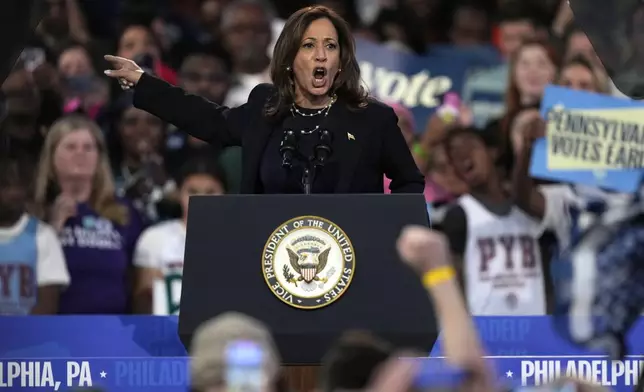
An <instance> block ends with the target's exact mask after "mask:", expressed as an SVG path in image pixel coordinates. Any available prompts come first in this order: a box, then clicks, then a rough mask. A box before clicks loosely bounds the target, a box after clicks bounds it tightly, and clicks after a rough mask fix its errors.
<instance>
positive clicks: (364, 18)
mask: <svg viewBox="0 0 644 392" xmlns="http://www.w3.org/2000/svg"><path fill="white" fill-rule="evenodd" d="M314 3H316V4H323V5H326V6H329V7H331V8H333V9H335V10H336V11H337V12H339V13H340V14H341V15H342V16H344V18H345V19H346V20H347V21H349V22H350V24H351V26H352V27H353V31H354V35H355V37H356V39H357V40H358V54H359V55H360V46H361V45H379V46H382V47H386V48H388V49H391V50H392V53H394V54H393V56H395V53H400V56H416V57H418V58H419V59H422V58H424V57H423V56H425V55H427V54H432V53H433V52H432V51H433V50H434V48H435V47H442V48H445V47H448V48H456V49H458V50H467V51H471V53H474V54H476V53H479V52H478V50H479V48H483V49H484V50H482V51H481V53H482V54H481V56H489V55H490V53H492V54H493V55H494V56H497V57H498V58H499V59H500V61H499V63H498V64H495V65H492V66H488V67H486V68H484V69H481V67H480V62H477V64H479V66H478V67H477V68H476V69H473V70H472V72H470V73H468V77H467V78H466V79H465V82H464V84H463V86H462V89H460V91H458V90H454V91H451V92H452V93H454V94H453V95H448V97H451V98H450V99H444V100H442V99H441V101H439V102H438V104H437V105H436V108H435V109H437V110H435V111H433V113H432V114H431V115H430V117H428V121H427V122H426V123H417V121H415V120H414V116H413V115H412V112H411V111H410V110H409V108H406V107H405V103H404V100H403V99H398V100H397V101H396V100H395V99H392V98H391V97H381V98H383V100H386V101H388V103H390V104H391V105H392V106H393V107H394V109H395V110H396V113H397V114H398V116H399V126H400V128H401V131H402V132H403V133H404V135H405V137H406V139H407V141H408V144H409V147H410V149H412V151H413V153H414V157H415V159H416V161H417V163H418V165H419V167H420V168H421V170H422V171H423V173H424V174H425V175H426V180H427V186H426V191H425V197H426V200H427V202H428V203H430V204H431V205H432V214H433V216H432V218H433V220H434V224H435V225H436V226H437V227H440V228H442V229H443V230H444V232H445V233H446V234H447V236H448V238H449V240H450V244H451V247H452V251H453V253H455V254H456V255H457V256H461V257H465V258H467V257H468V254H470V252H474V248H475V247H476V244H472V243H470V242H471V241H467V235H468V230H467V227H466V225H465V224H464V223H463V222H465V220H464V219H462V218H463V217H465V216H466V217H467V221H468V222H474V221H476V220H477V219H480V220H481V221H482V222H484V223H485V224H488V223H490V222H492V223H494V222H497V223H499V222H500V223H499V224H506V223H507V221H504V220H503V219H508V218H507V217H504V215H499V216H496V215H494V216H492V215H489V214H487V215H486V212H480V211H478V212H477V210H475V209H467V208H461V209H454V208H450V206H451V205H450V204H449V203H450V202H451V201H453V200H455V199H456V198H457V197H459V196H461V195H464V194H467V193H468V192H469V191H470V190H471V189H472V188H473V187H481V186H482V184H489V183H495V181H497V180H498V183H499V184H500V187H501V188H500V189H502V190H503V191H504V192H505V191H507V192H510V191H511V190H512V189H513V188H517V187H518V186H521V187H522V188H521V189H524V190H526V189H527V190H533V186H534V184H532V182H531V180H530V179H529V178H528V174H527V168H525V167H523V166H525V165H523V166H522V165H521V164H520V163H521V162H522V161H525V159H524V158H526V153H524V152H525V150H526V148H525V147H526V146H529V145H530V143H531V136H530V134H531V132H532V131H531V130H530V126H529V124H531V120H533V119H534V114H535V112H536V110H537V109H538V107H539V103H540V99H541V97H542V94H543V92H544V88H545V86H546V85H548V84H551V83H554V84H559V85H563V86H567V87H570V88H574V89H579V90H587V91H593V92H598V93H603V94H616V95H619V92H618V91H616V89H615V88H614V85H613V84H612V83H611V81H610V79H609V78H608V77H607V76H606V74H605V72H604V71H603V69H602V65H601V62H600V61H598V58H597V56H596V55H595V53H594V51H593V48H592V46H591V44H590V42H589V40H588V38H587V37H586V35H585V34H584V33H583V32H582V31H581V30H580V29H579V28H578V27H577V26H576V25H575V23H574V20H573V18H572V13H571V11H570V9H569V8H568V6H567V4H566V2H565V1H561V2H560V1H558V0H539V1H536V0H516V1H514V0H319V1H316V2H314ZM45 4H46V8H47V9H46V10H45V14H46V15H45V18H44V19H43V20H42V22H41V23H40V24H39V25H38V28H37V30H36V33H35V35H34V37H33V39H32V41H31V43H30V45H29V46H28V47H27V48H26V49H25V50H24V51H23V52H22V54H21V56H20V59H19V61H18V63H17V64H16V66H15V68H14V69H13V71H12V72H11V74H10V76H9V78H8V79H7V80H6V82H5V83H4V85H2V91H3V93H4V95H5V96H6V100H7V106H6V111H7V113H6V119H5V120H4V121H3V122H2V124H1V125H0V136H1V138H0V141H1V143H2V145H1V148H2V150H1V153H2V155H3V157H10V159H7V160H3V163H2V165H1V166H2V167H1V168H0V171H1V173H0V184H2V187H1V188H0V225H2V228H0V237H11V235H12V234H11V233H15V232H21V231H22V228H24V227H25V225H29V224H31V223H30V222H31V221H30V220H29V219H28V218H26V217H25V216H23V215H22V214H23V212H24V211H29V212H30V213H31V214H32V215H33V216H35V217H37V218H38V219H41V220H43V221H46V222H47V223H49V225H50V227H42V226H41V227H38V228H36V229H34V230H38V249H37V250H38V252H39V259H38V263H37V264H38V265H37V266H35V267H34V268H35V269H34V270H33V271H32V273H33V274H35V276H36V277H37V283H38V286H39V290H38V293H37V295H36V294H35V293H30V292H29V290H27V289H25V290H22V288H21V291H20V295H21V297H20V301H22V303H23V305H24V304H32V305H33V303H36V301H35V297H36V296H37V297H38V301H37V305H36V307H35V308H33V309H32V310H33V312H36V313H64V314H91V313H93V314H129V313H156V314H168V313H176V312H177V311H178V297H177V295H178V294H176V291H177V290H166V289H167V287H168V285H170V286H174V287H180V284H181V270H182V266H183V261H182V260H183V250H184V249H183V246H184V241H185V217H186V213H185V210H186V208H187V200H188V197H189V196H190V195H193V194H211V195H220V194H225V193H236V192H237V191H238V189H239V180H240V171H241V168H240V149H239V148H236V147H234V148H227V149H220V148H217V146H213V145H207V144H205V143H204V142H202V141H199V140H196V139H193V138H191V137H187V136H186V135H185V134H184V133H182V132H181V131H180V130H178V129H175V128H173V127H172V126H171V125H168V124H165V123H164V122H163V121H161V120H160V119H158V118H156V117H154V116H152V115H151V114H148V113H146V112H144V111H141V110H138V109H136V108H134V107H133V102H132V94H131V92H128V91H122V89H121V88H120V87H119V86H118V84H117V83H115V82H114V81H113V80H110V79H108V78H107V77H105V75H103V70H104V69H105V68H106V66H107V64H106V63H105V61H104V60H103V55H105V54H115V55H117V56H122V57H126V58H129V59H133V60H135V61H136V62H137V64H139V65H140V66H142V67H144V68H145V69H146V71H147V72H151V73H153V74H155V75H157V76H158V77H160V78H162V79H164V80H166V81H168V82H170V83H172V84H176V85H179V86H181V87H182V88H184V89H185V90H186V91H188V92H190V93H194V94H198V95H201V96H204V97H206V98H208V99H209V100H211V101H213V102H216V103H220V104H224V105H227V106H237V105H240V104H242V103H244V102H245V101H246V99H247V98H248V94H249V93H250V91H251V89H252V88H253V87H254V86H256V85H257V84H259V83H264V82H270V80H269V79H270V78H269V76H268V66H269V61H270V56H271V53H272V45H273V44H274V42H275V40H276V39H277V36H278V35H279V33H280V31H281V28H282V26H283V20H284V19H285V18H287V17H288V15H290V14H291V13H292V12H294V11H295V10H297V9H299V8H300V7H302V6H306V5H311V4H312V2H307V1H296V0H289V1H279V0H273V1H269V0H149V1H144V0H142V1H131V0H120V1H96V0H47V1H46V2H45ZM443 60H444V61H447V63H448V64H449V58H447V59H443ZM434 76H437V75H434ZM474 92H477V94H478V93H481V92H484V93H486V94H490V95H492V94H498V95H500V96H501V97H502V100H500V101H497V102H489V103H487V104H485V102H484V103H483V104H482V105H481V104H480V100H479V101H478V104H477V105H478V106H477V105H474V101H473V94H474ZM398 98H400V97H398ZM457 98H458V99H457ZM443 101H444V102H443ZM441 102H442V103H441ZM454 127H460V128H463V127H477V128H478V129H479V130H480V135H482V136H483V140H484V142H485V146H486V148H487V147H493V148H494V149H495V155H494V164H493V165H491V166H490V167H485V160H486V159H488V157H487V155H486V151H488V150H489V149H488V150H486V151H483V149H481V153H480V154H478V153H476V151H479V149H477V148H476V147H471V148H469V149H468V150H469V151H471V152H472V154H470V155H468V156H467V157H465V158H464V159H461V160H460V161H461V162H464V163H461V164H460V166H461V167H455V166H454V165H453V164H452V162H451V161H450V160H449V159H448V156H447V154H446V149H445V141H446V139H448V138H449V137H450V135H452V134H451V133H450V130H452V129H453V128H454ZM528 155H529V154H528ZM527 159H528V160H529V157H528V158H527ZM477 160H478V161H480V162H479V163H476V161H477ZM481 162H482V163H481ZM463 165H466V166H467V165H469V166H477V167H478V169H477V170H475V171H476V173H475V174H476V175H469V176H468V173H469V172H471V169H472V168H471V167H464V166H463ZM470 174H471V173H470ZM544 186H545V187H546V188H543V187H544ZM562 187H564V188H565V186H559V185H553V184H549V185H542V189H547V190H548V192H550V191H552V192H551V193H553V194H555V196H553V197H555V199H556V197H559V199H556V200H560V199H561V198H564V199H565V195H566V194H567V193H566V192H567V190H566V189H567V188H566V189H564V188H562ZM488 188H490V187H487V188H486V189H485V192H488V194H489V195H490V199H491V200H492V202H491V207H490V209H492V210H494V208H496V207H498V203H496V204H495V203H494V202H496V201H503V200H505V199H503V197H504V196H503V195H505V193H504V194H503V195H500V196H498V197H497V193H495V192H496V190H495V189H491V188H490V189H488ZM61 189H64V190H65V191H66V192H64V193H65V194H69V193H72V194H85V195H86V197H85V199H86V200H88V202H87V203H82V204H76V203H74V202H70V201H69V200H66V199H65V197H61ZM535 189H536V188H535ZM9 190H11V191H9ZM539 195H541V196H537V197H536V198H535V197H533V196H534V195H527V196H525V197H526V198H525V199H524V200H527V201H526V203H527V204H529V205H528V207H529V208H532V210H533V211H534V212H535V213H536V215H541V216H545V215H548V212H547V211H555V212H554V215H552V214H553V213H552V212H551V215H548V217H549V218H547V219H546V218H544V220H543V222H542V224H540V225H538V227H537V225H536V224H534V223H533V222H530V221H528V220H521V219H512V221H511V222H512V223H511V224H513V225H515V226H516V232H517V237H516V243H521V244H523V245H525V244H528V245H529V244H531V243H532V242H534V243H535V244H537V245H535V247H536V248H535V249H537V251H536V253H534V257H532V259H530V258H528V259H530V260H532V261H523V262H524V266H527V267H531V268H532V267H534V268H533V269H532V270H531V272H529V273H523V272H521V273H517V272H516V271H515V272H512V271H508V272H507V274H506V275H503V274H501V273H499V274H497V275H498V276H489V277H488V278H486V279H487V280H486V279H484V280H486V282H485V283H484V284H485V285H488V286H484V285H483V286H482V285H478V284H467V285H466V292H467V294H468V302H469V305H470V310H471V311H472V312H473V313H475V314H488V315H490V314H509V315H512V314H516V315H531V314H545V313H547V312H548V310H549V307H548V303H549V294H548V293H549V292H550V291H549V289H548V286H549V284H548V279H546V278H545V276H547V272H546V271H547V268H546V267H545V264H546V263H547V260H548V259H549V254H550V249H551V246H552V245H553V244H555V243H557V242H559V243H561V241H565V239H564V238H562V237H561V235H560V236H558V232H564V231H565V227H564V226H562V225H563V224H564V223H561V222H558V221H557V212H556V210H551V209H548V208H546V207H545V206H546V205H550V204H552V203H554V201H553V200H555V199H552V198H550V199H548V198H547V197H546V199H548V200H545V199H544V196H543V195H547V192H541V193H539ZM499 198H500V199H499ZM533 199H536V200H537V201H534V200H533ZM556 200H555V201H556ZM530 203H532V204H530ZM444 214H447V215H448V216H451V218H450V219H447V220H445V222H450V224H441V222H443V219H442V218H443V215H444ZM21 216H23V218H21V219H18V218H20V217H21ZM374 219H380V218H377V217H374ZM548 219H549V220H548ZM16 222H18V223H16ZM562 227H563V229H562ZM51 228H53V230H50V229H51ZM500 241H504V239H500ZM512 241H513V239H507V241H506V242H505V243H504V244H503V246H506V247H507V249H511V248H512ZM479 245H480V244H479ZM524 248H525V247H524ZM517 249H519V248H517ZM525 249H528V248H525ZM539 250H540V251H539ZM481 251H482V250H481ZM508 252H510V250H508ZM514 252H520V251H519V250H516V251H514V250H512V251H511V253H512V254H516V255H518V254H519V253H514ZM487 256H489V257H496V256H494V255H487ZM487 256H486V257H487ZM499 257H501V256H499ZM517 257H518V256H517ZM508 259H510V260H511V259H512V257H511V256H508ZM517 260H519V259H517ZM526 260H527V259H526ZM519 262H520V261H519ZM525 263H528V264H529V265H528V264H525ZM510 264H511V263H510ZM469 268H470V267H468V266H464V269H466V270H467V269H469ZM477 268H478V267H477ZM481 268H483V267H481ZM0 272H2V273H0V278H3V279H5V277H7V276H10V275H11V274H12V273H16V274H17V273H21V274H24V275H25V276H26V277H28V275H29V273H30V272H29V271H28V269H25V270H24V271H23V270H20V271H18V270H16V271H13V270H11V269H10V268H0ZM21 276H22V275H21ZM508 282H509V283H508ZM490 285H491V286H490ZM508 285H510V286H514V285H516V287H517V290H516V293H517V294H516V295H519V296H520V295H522V294H521V293H523V292H524V291H522V290H528V291H529V292H531V293H537V294H535V295H536V298H535V299H534V300H531V301H528V302H525V301H523V302H521V301H519V302H521V303H522V304H523V305H522V306H514V305H513V304H516V303H517V299H516V297H513V296H512V295H508V298H507V303H508V306H506V307H505V308H504V310H498V309H496V310H495V309H490V308H486V306H484V304H478V305H477V300H476V298H477V297H479V294H481V293H483V291H485V290H489V288H490V287H496V286H499V287H507V286H508ZM3 287H4V286H3ZM486 287H487V288H486ZM478 290H483V291H478ZM168 292H175V294H172V295H171V296H172V298H171V299H170V301H165V300H164V301H163V303H164V304H166V305H164V306H155V302H159V301H155V300H154V296H155V295H154V293H166V294H167V293H168ZM166 294H163V295H166ZM159 295H160V294H159ZM530 295H532V294H530ZM30 301H33V302H30ZM168 303H170V305H169V306H168V305H167V304H168ZM526 304H527V305H526ZM15 312H17V313H19V311H18V310H15ZM5 313H13V312H11V311H5Z"/></svg>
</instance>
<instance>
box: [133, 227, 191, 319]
mask: <svg viewBox="0 0 644 392" xmlns="http://www.w3.org/2000/svg"><path fill="white" fill-rule="evenodd" d="M185 244H186V227H185V226H184V224H183V222H182V221H181V220H179V219H176V220H170V221H167V222H161V223H159V224H156V225H154V226H152V227H150V228H148V229H147V230H145V231H144V232H143V234H141V237H140V238H139V241H138V243H137V245H136V249H135V251H134V265H136V266H137V267H140V268H152V269H156V270H159V271H160V272H161V273H162V274H163V279H158V280H157V281H155V282H154V287H153V292H152V295H153V302H152V310H153V314H155V315H169V314H178V313H179V311H178V308H179V303H180V300H181V281H182V278H183V257H184V250H185Z"/></svg>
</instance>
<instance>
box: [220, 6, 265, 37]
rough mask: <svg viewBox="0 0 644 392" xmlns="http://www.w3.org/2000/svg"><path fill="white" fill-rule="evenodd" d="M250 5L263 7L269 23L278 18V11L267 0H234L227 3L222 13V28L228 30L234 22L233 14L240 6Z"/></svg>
mask: <svg viewBox="0 0 644 392" xmlns="http://www.w3.org/2000/svg"><path fill="white" fill-rule="evenodd" d="M248 6H254V7H258V8H261V9H262V10H263V11H264V14H265V15H266V19H267V20H268V22H269V23H270V22H271V21H272V20H273V19H275V18H277V12H276V11H275V8H273V5H272V4H271V3H269V2H267V1H266V0H234V1H232V2H231V3H229V4H228V5H226V7H225V8H224V10H223V11H222V13H221V25H220V27H221V30H226V29H228V28H229V27H230V25H231V24H232V22H231V20H232V16H233V14H234V13H235V12H237V11H238V10H239V9H240V8H244V7H248Z"/></svg>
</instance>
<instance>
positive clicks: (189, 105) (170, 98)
mask: <svg viewBox="0 0 644 392" xmlns="http://www.w3.org/2000/svg"><path fill="white" fill-rule="evenodd" d="M105 59H106V60H107V61H109V62H110V63H111V65H112V68H113V69H110V70H107V71H105V74H106V75H108V76H110V77H112V78H115V79H117V80H118V81H119V83H120V84H121V86H122V87H123V88H124V89H130V88H134V106H135V107H137V108H139V109H141V110H145V111H146V112H148V113H151V114H153V115H155V116H157V117H159V118H160V119H162V120H164V121H166V122H168V123H170V124H173V125H175V126H176V127H177V128H179V129H180V130H182V131H184V132H187V133H188V134H190V135H191V136H194V137H196V138H198V139H201V140H203V141H205V142H208V143H210V144H215V145H217V146H220V147H227V146H238V145H241V130H242V129H244V127H245V124H246V122H247V121H248V119H249V115H248V113H247V111H248V110H247V109H248V106H249V105H248V104H246V105H242V106H240V107H237V108H227V107H225V106H221V105H217V104H216V103H213V102H210V101H208V100H207V99H205V98H203V97H200V96H198V95H192V94H188V93H186V92H185V91H183V89H181V88H179V87H175V86H172V85H170V84H168V83H166V82H164V81H162V80H161V79H158V78H155V77H154V76H152V75H149V74H147V73H145V72H144V71H143V69H141V67H139V66H138V65H137V64H136V63H135V62H134V61H132V60H128V59H126V58H123V57H117V56H109V55H108V56H105ZM259 91H261V87H256V88H255V89H254V90H253V92H251V96H250V98H249V100H252V99H253V97H254V95H257V94H260V92H259Z"/></svg>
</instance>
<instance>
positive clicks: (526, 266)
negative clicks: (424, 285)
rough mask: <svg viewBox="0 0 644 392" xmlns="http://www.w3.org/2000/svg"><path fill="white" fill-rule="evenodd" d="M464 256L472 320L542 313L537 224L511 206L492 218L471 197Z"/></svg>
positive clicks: (464, 200) (465, 202) (465, 201)
mask: <svg viewBox="0 0 644 392" xmlns="http://www.w3.org/2000/svg"><path fill="white" fill-rule="evenodd" d="M458 204H459V205H460V206H461V208H463V211H464V212H465V215H466V217H467V241H466V244H465V252H464V257H463V263H464V277H465V285H466V290H465V291H466V293H467V302H468V307H469V309H470V312H471V313H472V315H475V316H530V315H544V314H546V293H545V280H544V276H543V268H542V261H541V251H540V249H539V242H538V239H539V235H540V228H539V222H537V221H535V220H533V219H532V218H531V217H529V216H528V215H527V214H525V213H524V212H523V211H521V210H520V209H519V208H517V207H515V206H513V207H512V209H511V210H510V212H509V213H508V214H507V215H496V214H494V213H492V212H490V211H489V210H488V209H487V208H486V207H485V206H483V204H481V203H480V202H479V201H478V200H476V199H475V198H474V197H472V196H470V195H465V196H461V197H460V198H459V200H458Z"/></svg>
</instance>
